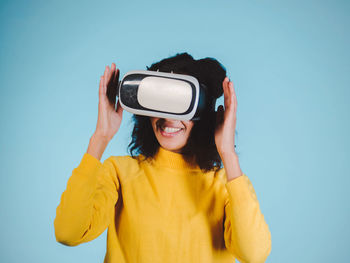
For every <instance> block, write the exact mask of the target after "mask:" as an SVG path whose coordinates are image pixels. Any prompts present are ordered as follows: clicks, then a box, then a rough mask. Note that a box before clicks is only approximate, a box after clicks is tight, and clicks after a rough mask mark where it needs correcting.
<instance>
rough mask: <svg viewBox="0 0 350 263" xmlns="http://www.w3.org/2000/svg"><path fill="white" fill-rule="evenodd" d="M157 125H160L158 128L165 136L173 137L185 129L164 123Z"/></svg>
mask: <svg viewBox="0 0 350 263" xmlns="http://www.w3.org/2000/svg"><path fill="white" fill-rule="evenodd" d="M157 126H158V130H159V131H160V133H161V134H162V135H163V136H165V137H173V136H175V135H177V134H179V133H181V132H182V131H183V130H184V128H180V127H170V126H166V125H164V124H162V125H157Z"/></svg>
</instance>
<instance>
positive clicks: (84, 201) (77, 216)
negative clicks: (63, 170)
mask: <svg viewBox="0 0 350 263" xmlns="http://www.w3.org/2000/svg"><path fill="white" fill-rule="evenodd" d="M110 158H112V157H110ZM110 158H108V159H106V160H105V161H104V162H103V163H101V162H100V161H99V160H98V159H97V158H95V157H94V156H92V155H90V154H88V153H85V154H84V156H83V158H82V159H81V162H80V164H79V165H78V167H76V168H75V169H74V170H73V172H72V175H71V177H70V178H69V179H68V183H67V187H66V190H65V191H64V192H63V193H62V196H61V201H60V204H59V205H58V207H57V209H56V218H55V220H54V228H55V236H56V240H57V241H58V242H60V243H62V244H64V245H67V246H76V245H79V244H81V243H84V242H88V241H91V240H93V239H95V238H96V237H98V236H99V235H100V234H102V233H103V232H104V230H105V229H106V228H107V227H108V225H109V223H110V221H111V219H112V216H113V213H114V206H115V204H116V203H117V200H118V190H119V185H120V183H119V180H118V177H117V173H116V169H115V167H114V165H113V162H112V161H111V159H110Z"/></svg>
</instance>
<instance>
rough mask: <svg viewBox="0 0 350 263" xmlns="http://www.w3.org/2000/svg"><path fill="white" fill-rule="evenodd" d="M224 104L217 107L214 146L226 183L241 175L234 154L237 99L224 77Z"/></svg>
mask: <svg viewBox="0 0 350 263" xmlns="http://www.w3.org/2000/svg"><path fill="white" fill-rule="evenodd" d="M222 87H223V89H224V104H225V109H224V108H223V106H222V105H220V106H219V108H218V112H217V118H216V120H217V122H216V129H215V144H216V148H217V150H218V153H219V155H220V157H221V160H222V162H223V164H224V168H225V171H226V176H227V181H228V182H229V181H231V180H233V179H235V178H237V177H239V176H241V175H243V173H242V170H241V167H240V165H239V160H238V156H237V154H236V152H235V130H236V112H237V99H236V93H235V90H234V89H233V83H232V82H231V81H229V79H228V77H226V78H225V79H224V81H223V83H222Z"/></svg>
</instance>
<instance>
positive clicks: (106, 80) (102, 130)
mask: <svg viewBox="0 0 350 263" xmlns="http://www.w3.org/2000/svg"><path fill="white" fill-rule="evenodd" d="M118 80H119V69H116V65H115V64H114V63H112V66H111V68H109V66H106V69H105V72H104V74H103V76H101V78H100V87H99V93H98V94H99V103H98V119H97V125H96V131H95V135H97V136H98V137H102V138H105V139H106V140H107V141H110V140H111V139H112V138H113V136H114V135H115V134H116V133H117V131H118V130H119V127H120V124H121V122H122V116H123V108H122V107H121V106H120V103H119V100H118V102H117V108H115V104H114V103H113V102H111V100H109V99H108V97H107V86H111V87H113V88H116V87H117V86H116V85H118ZM111 83H112V84H114V85H111ZM112 94H116V92H112ZM112 100H113V99H112Z"/></svg>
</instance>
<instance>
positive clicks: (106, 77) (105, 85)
mask: <svg viewBox="0 0 350 263" xmlns="http://www.w3.org/2000/svg"><path fill="white" fill-rule="evenodd" d="M108 72H109V67H108V66H106V69H105V73H104V75H103V78H104V79H103V93H104V94H106V92H107V83H108V82H107V79H108Z"/></svg>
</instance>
